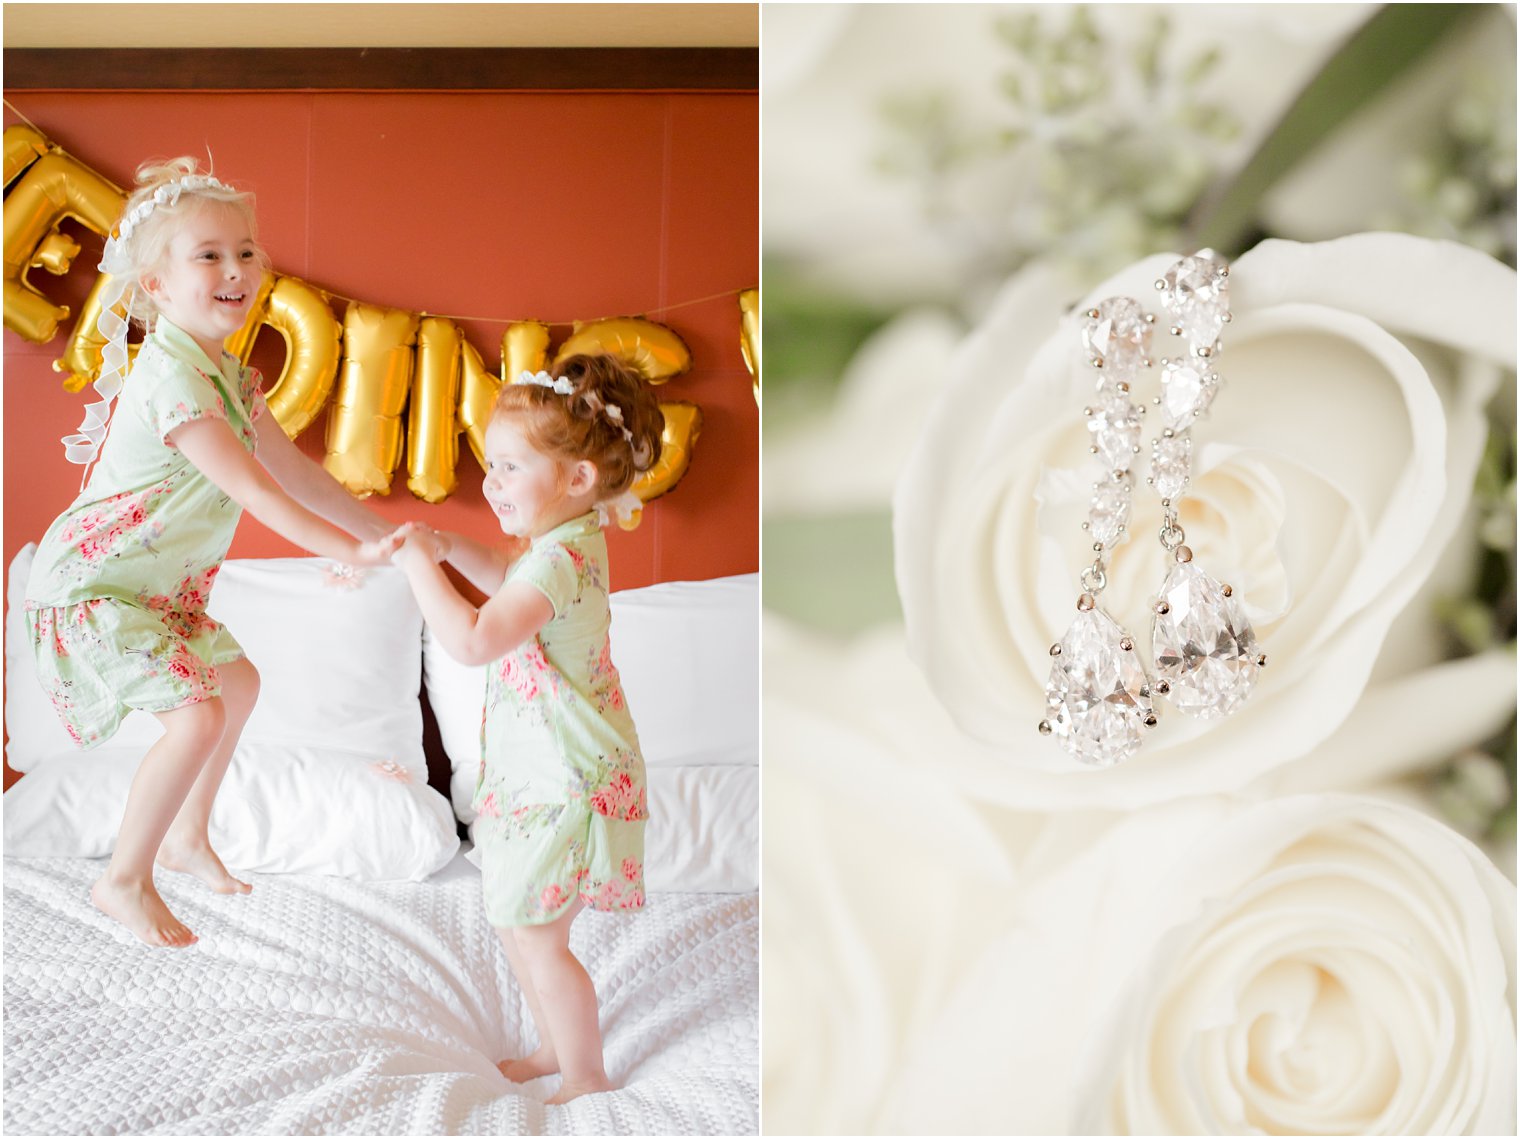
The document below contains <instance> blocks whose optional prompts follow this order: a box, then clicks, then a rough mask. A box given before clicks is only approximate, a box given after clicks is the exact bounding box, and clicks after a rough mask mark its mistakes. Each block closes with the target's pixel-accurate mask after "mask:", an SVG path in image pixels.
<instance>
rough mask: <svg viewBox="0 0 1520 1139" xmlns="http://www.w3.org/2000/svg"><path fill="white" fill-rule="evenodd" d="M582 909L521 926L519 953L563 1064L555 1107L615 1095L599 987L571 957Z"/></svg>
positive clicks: (577, 907)
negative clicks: (605, 1055) (606, 1062)
mask: <svg viewBox="0 0 1520 1139" xmlns="http://www.w3.org/2000/svg"><path fill="white" fill-rule="evenodd" d="M579 910H580V902H579V901H576V902H574V903H572V904H571V906H570V908H569V909H567V910H566V911H565V912H564V913H563V914H562V915H561V916H560V917H559V918H557V919H556V920H554V921H552V922H550V923H549V924H548V925H524V926H518V927H517V928H516V929H515V930H514V931H513V932H514V934H515V935H516V937H517V948H518V950H519V951H520V952H521V953H522V956H523V961H524V962H525V963H526V964H527V966H528V972H529V974H530V975H531V976H532V978H533V987H534V988H535V989H537V990H538V999H539V1001H540V1002H541V1004H542V1010H543V1015H544V1019H545V1020H546V1022H547V1023H548V1028H549V1039H550V1040H552V1041H553V1042H554V1052H555V1055H556V1057H557V1058H558V1060H559V1067H560V1072H561V1073H562V1074H563V1077H564V1078H563V1080H562V1081H561V1083H560V1086H559V1091H558V1092H556V1093H555V1095H554V1097H553V1098H552V1099H550V1100H549V1102H550V1103H568V1102H569V1101H570V1100H572V1099H575V1098H576V1097H577V1096H583V1095H588V1094H590V1093H592V1092H605V1091H611V1090H612V1086H613V1085H612V1081H611V1080H609V1079H608V1078H607V1071H606V1069H605V1068H604V1067H603V1066H602V1030H601V1025H600V1024H599V1023H598V1021H597V1008H596V988H595V987H594V986H593V985H592V984H591V976H590V974H588V973H587V972H586V969H585V967H584V966H583V965H581V963H580V962H579V961H577V960H576V958H575V954H573V953H571V952H570V923H571V922H572V921H574V920H575V915H576V913H577V912H579Z"/></svg>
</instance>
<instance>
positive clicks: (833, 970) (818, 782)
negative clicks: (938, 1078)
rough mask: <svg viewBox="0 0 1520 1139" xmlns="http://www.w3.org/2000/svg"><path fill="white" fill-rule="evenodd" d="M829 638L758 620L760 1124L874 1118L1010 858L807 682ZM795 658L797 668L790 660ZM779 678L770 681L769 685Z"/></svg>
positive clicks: (842, 1129)
mask: <svg viewBox="0 0 1520 1139" xmlns="http://www.w3.org/2000/svg"><path fill="white" fill-rule="evenodd" d="M830 655H831V654H830V650H829V649H828V646H827V643H826V642H824V641H822V640H815V639H813V638H811V637H809V636H808V635H807V634H806V633H804V632H802V631H800V630H797V629H794V628H793V627H791V626H789V625H787V624H785V623H784V622H781V621H779V620H775V619H768V620H767V622H766V626H765V656H766V671H767V674H768V675H767V684H766V698H765V712H764V716H765V727H764V730H765V786H764V792H763V793H764V805H763V808H762V810H763V813H764V819H765V834H766V838H765V867H764V876H765V905H764V907H763V910H762V914H761V934H762V937H763V939H764V942H765V954H764V960H763V962H762V990H761V991H762V993H763V1002H764V1007H763V1009H762V1019H763V1022H764V1025H765V1067H764V1073H763V1077H764V1078H763V1085H764V1113H765V1125H766V1130H767V1132H770V1133H773V1134H852V1133H861V1132H864V1131H870V1130H874V1129H875V1126H876V1123H875V1121H876V1119H877V1117H878V1116H879V1114H880V1110H881V1104H882V1102H883V1100H884V1099H885V1096H886V1093H887V1089H888V1087H889V1085H890V1081H891V1079H892V1077H893V1073H894V1072H895V1071H896V1070H897V1068H898V1067H899V1065H900V1063H901V1058H902V1053H903V1050H904V1049H905V1047H906V1046H907V1042H908V1041H909V1040H910V1039H912V1038H913V1037H914V1036H915V1035H917V1034H918V1033H920V1032H922V1031H923V1029H924V1028H925V1027H926V1025H927V1023H928V1021H929V1018H930V1016H931V1015H932V1014H933V1013H934V1012H935V1011H936V1010H938V1009H939V1008H940V1007H942V1005H943V1001H944V998H945V996H946V994H947V993H948V992H949V991H950V990H951V988H952V987H953V981H954V978H955V977H957V976H959V975H960V973H961V972H962V971H963V970H964V969H965V967H966V966H967V965H969V964H970V963H971V961H972V960H973V958H974V956H975V954H976V951H977V949H978V948H979V947H980V946H981V945H984V944H985V943H986V940H987V938H988V937H989V936H990V935H991V933H992V931H993V930H994V929H995V928H997V922H998V921H999V920H1000V913H1001V910H1000V908H998V907H997V906H995V905H987V904H986V902H987V901H988V900H989V899H997V898H1000V897H1002V896H1004V895H1006V894H1007V893H1008V891H1009V889H1010V881H1009V868H1008V861H1007V858H1006V856H1005V855H1004V853H1003V851H1002V850H1001V848H1000V847H999V846H998V844H997V843H996V841H995V840H994V839H993V838H992V836H991V834H990V832H989V831H988V829H987V827H986V825H985V824H984V823H983V822H982V820H981V819H980V818H979V817H978V815H977V814H976V813H975V812H974V811H973V810H972V809H970V808H969V807H968V806H966V805H965V804H964V803H963V802H962V801H961V800H960V799H958V798H957V797H956V796H955V795H954V794H953V793H951V792H950V791H949V790H948V789H946V788H943V787H940V786H938V785H936V784H934V783H929V784H927V785H926V784H923V783H921V782H920V781H918V780H915V779H914V778H913V772H912V770H911V769H910V768H908V767H907V766H906V765H905V764H904V763H903V762H902V761H901V760H900V759H898V758H896V757H894V756H893V755H892V754H891V753H890V752H888V751H887V750H886V749H885V748H883V747H882V746H881V745H880V744H879V743H877V742H875V741H874V740H872V739H871V738H869V737H868V736H867V735H865V734H864V733H862V732H860V731H858V730H857V729H856V728H855V726H854V721H853V718H852V717H851V716H850V715H848V714H846V715H840V713H841V712H845V713H849V711H850V710H849V709H841V708H840V707H839V706H838V705H836V704H834V703H833V702H832V701H831V700H830V699H829V697H828V695H827V689H826V688H819V687H817V686H815V685H813V684H812V683H811V675H812V674H811V673H810V672H809V667H810V663H811V664H818V663H821V662H823V661H824V660H826V659H827V658H828V657H829V656H830ZM796 666H800V667H796ZM773 681H774V683H773Z"/></svg>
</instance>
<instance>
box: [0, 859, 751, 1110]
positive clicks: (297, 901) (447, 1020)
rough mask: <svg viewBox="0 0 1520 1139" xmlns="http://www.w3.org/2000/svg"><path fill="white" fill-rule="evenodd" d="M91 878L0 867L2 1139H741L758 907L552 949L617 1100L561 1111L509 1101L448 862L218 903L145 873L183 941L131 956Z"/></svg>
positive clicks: (490, 1011)
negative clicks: (582, 1006) (372, 1138)
mask: <svg viewBox="0 0 1520 1139" xmlns="http://www.w3.org/2000/svg"><path fill="white" fill-rule="evenodd" d="M103 865H104V863H103V862H102V861H87V860H80V859H19V858H7V859H6V860H5V908H4V926H5V959H4V974H5V1030H4V1040H5V1053H4V1071H5V1097H4V1121H5V1131H6V1132H7V1133H9V1134H20V1133H47V1134H81V1133H82V1134H119V1133H136V1134H143V1133H149V1134H151V1133H177V1134H236V1133H243V1134H294V1135H309V1134H345V1133H367V1134H380V1135H408V1134H410V1135H417V1134H422V1135H427V1134H474V1135H492V1134H496V1135H500V1134H544V1135H561V1134H572V1133H580V1134H607V1133H616V1134H656V1135H658V1134H682V1135H692V1134H720V1135H722V1134H754V1133H756V1132H757V1130H758V1122H759V1066H760V1063H759V980H758V973H759V970H758V956H759V954H758V940H759V937H758V935H759V912H758V911H759V906H758V900H757V897H756V895H754V894H740V895H732V894H730V895H724V894H667V895H664V896H655V897H652V898H650V900H649V904H648V906H647V907H646V909H645V910H644V912H643V913H642V914H639V915H636V916H626V915H625V916H621V917H619V916H613V915H601V914H596V913H588V914H586V915H585V916H583V917H581V918H580V919H578V920H577V921H576V923H575V926H574V928H573V932H572V947H573V948H574V950H575V952H576V954H577V955H578V956H579V957H580V958H581V960H582V961H583V962H584V963H585V965H586V967H587V969H588V970H589V971H590V973H591V976H592V979H593V980H594V981H595V982H596V987H597V993H598V996H599V997H600V1000H601V1006H602V1028H603V1033H604V1036H605V1047H606V1058H607V1072H608V1074H609V1075H610V1076H611V1077H612V1079H613V1080H614V1081H616V1082H618V1083H619V1084H620V1085H622V1087H621V1090H619V1091H615V1092H611V1093H608V1094H606V1095H598V1096H586V1097H583V1098H581V1099H579V1100H577V1101H575V1102H573V1103H571V1104H568V1105H566V1106H564V1107H549V1106H547V1105H546V1104H545V1103H544V1102H543V1101H544V1100H545V1099H547V1098H548V1096H550V1095H552V1094H553V1092H554V1090H555V1087H556V1086H557V1082H558V1081H557V1079H556V1078H546V1079H542V1080H537V1081H535V1082H534V1083H531V1084H527V1085H521V1086H519V1085H514V1084H510V1083H508V1082H507V1081H506V1080H505V1079H504V1078H502V1077H501V1076H500V1075H499V1074H498V1073H497V1071H496V1068H495V1064H496V1061H497V1060H498V1059H501V1058H502V1057H505V1056H509V1055H516V1054H520V1053H521V1052H522V1051H523V1050H524V1039H525V1036H528V1035H531V1031H532V1030H531V1027H530V1024H531V1022H530V1020H529V1016H528V1013H527V1008H526V1005H525V1004H523V1002H522V999H521V996H520V994H519V992H518V989H517V987H516V985H515V983H514V982H513V981H512V980H511V976H510V973H509V972H508V970H507V965H506V959H505V955H504V954H503V953H502V952H501V949H500V947H499V945H497V944H496V941H495V937H494V935H493V934H492V932H491V930H490V927H489V926H488V925H487V924H486V922H485V918H484V915H483V913H482V910H481V904H480V877H479V874H478V872H477V871H476V870H474V868H473V867H471V866H469V865H468V864H466V863H464V862H463V860H462V858H459V859H456V860H455V861H454V862H453V863H451V864H450V865H449V866H448V867H447V868H446V869H445V870H444V871H442V872H440V873H439V874H437V875H434V876H433V877H432V878H430V879H428V880H427V881H425V882H421V883H379V884H365V883H355V882H350V881H345V880H341V879H335V878H317V877H304V876H272V875H253V876H251V877H252V881H253V885H254V892H253V893H252V894H251V895H249V896H247V897H238V898H228V897H219V896H217V895H214V894H212V893H211V892H210V891H208V890H206V889H205V888H203V887H202V886H201V885H200V884H199V883H198V882H195V881H193V880H192V879H189V878H187V877H184V876H182V875H176V874H167V873H163V872H160V874H159V881H160V889H161V890H162V891H163V893H164V895H165V897H166V898H167V899H168V901H169V904H170V906H171V907H172V908H173V909H174V911H175V913H176V914H178V915H179V916H180V917H181V919H182V920H184V921H185V922H186V924H188V925H189V926H190V927H191V928H192V929H194V930H195V931H196V933H197V934H198V935H199V937H200V941H199V943H198V944H196V945H195V946H193V947H191V948H190V949H187V950H181V951H171V950H149V949H147V948H145V947H142V946H141V945H140V944H139V943H138V942H137V941H136V940H135V939H134V938H132V937H131V936H130V935H129V934H127V933H126V932H125V931H123V930H121V929H120V928H119V927H117V926H116V925H115V924H114V923H112V922H111V921H109V920H108V919H106V918H105V917H103V916H102V915H100V914H99V913H98V912H97V911H96V910H95V909H94V907H93V906H91V905H90V902H89V898H88V896H87V894H88V890H89V886H90V883H91V882H92V881H94V879H95V878H96V877H98V876H99V874H100V871H101V869H102V867H103Z"/></svg>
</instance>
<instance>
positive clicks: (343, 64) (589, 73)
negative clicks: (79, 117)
mask: <svg viewBox="0 0 1520 1139" xmlns="http://www.w3.org/2000/svg"><path fill="white" fill-rule="evenodd" d="M4 62H5V88H6V90H7V91H228V90H236V91H247V90H256V91H377V90H386V91H394V90H425V91H588V90H589V91H754V90H757V89H758V87H759V79H760V54H759V49H757V48H748V47H738V48H729V47H716V48H684V47H681V48H649V47H636V48H617V47H595V48H539V47H522V48H514V47H483V48H471V47H444V48H431V47H429V48H8V49H6V51H5V55H4Z"/></svg>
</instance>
